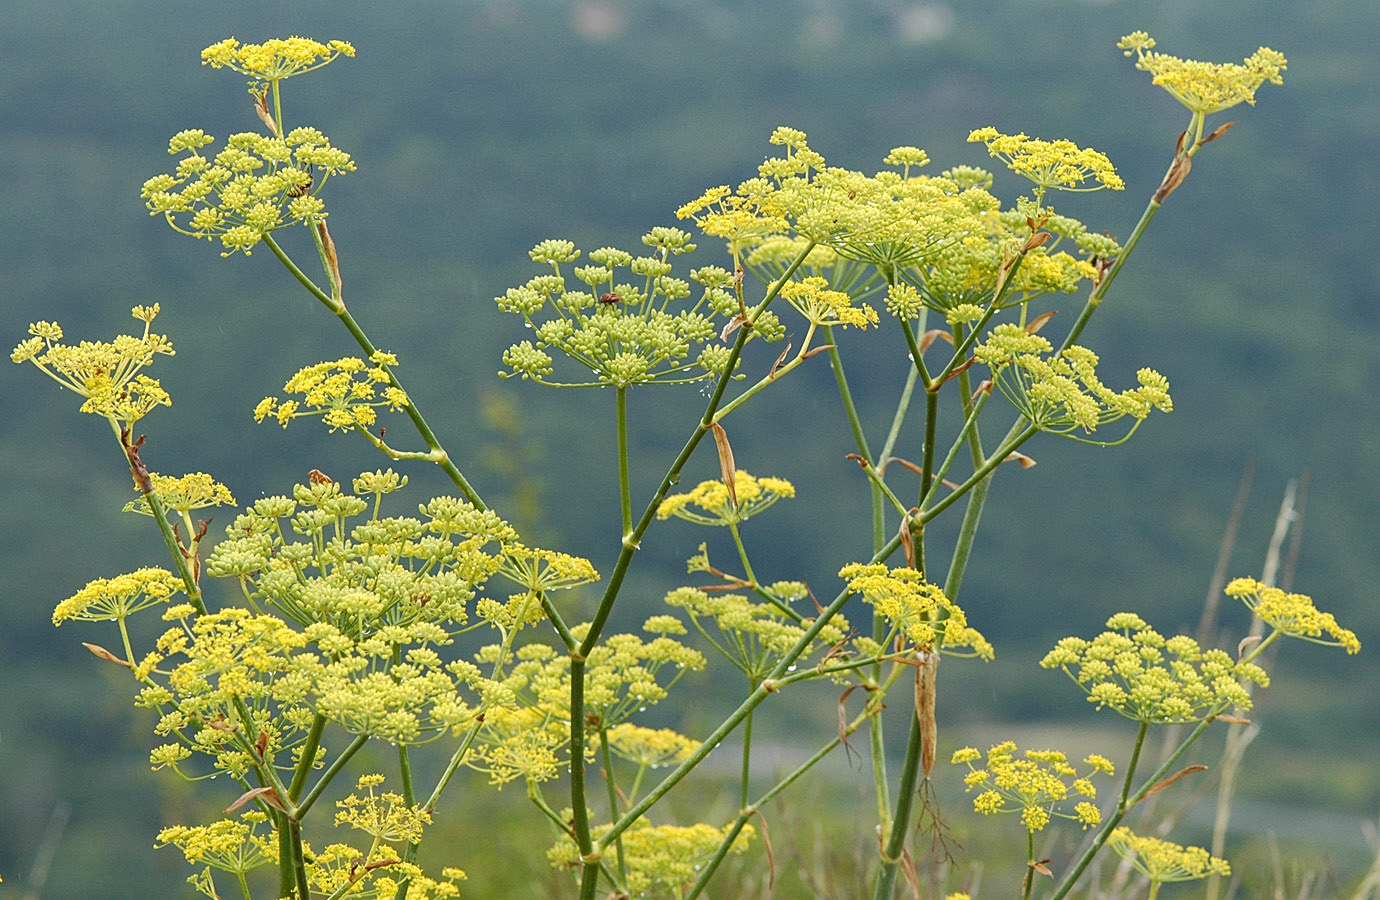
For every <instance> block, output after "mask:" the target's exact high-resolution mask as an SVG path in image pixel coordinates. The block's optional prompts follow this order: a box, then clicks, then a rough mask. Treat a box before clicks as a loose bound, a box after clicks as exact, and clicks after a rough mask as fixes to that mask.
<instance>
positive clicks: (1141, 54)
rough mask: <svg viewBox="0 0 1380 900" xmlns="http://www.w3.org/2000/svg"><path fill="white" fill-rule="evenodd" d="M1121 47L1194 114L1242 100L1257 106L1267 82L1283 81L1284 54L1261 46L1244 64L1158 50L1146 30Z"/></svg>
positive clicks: (1230, 105) (1226, 107) (1121, 41)
mask: <svg viewBox="0 0 1380 900" xmlns="http://www.w3.org/2000/svg"><path fill="white" fill-rule="evenodd" d="M1117 46H1118V47H1120V48H1121V49H1122V50H1124V51H1125V52H1126V55H1127V56H1130V55H1131V54H1133V53H1134V54H1135V56H1136V68H1137V69H1140V70H1141V71H1144V72H1149V73H1150V75H1151V76H1152V79H1153V82H1154V83H1155V84H1157V85H1159V86H1160V87H1162V88H1164V89H1165V90H1166V91H1168V92H1169V93H1170V94H1171V95H1172V96H1173V97H1174V99H1175V100H1178V101H1179V102H1180V103H1182V104H1183V105H1184V106H1186V107H1188V108H1189V109H1190V110H1191V111H1193V112H1194V113H1197V114H1200V115H1208V114H1210V113H1215V112H1220V111H1221V110H1224V109H1230V108H1231V107H1233V106H1235V105H1237V104H1238V103H1241V102H1242V101H1244V102H1246V103H1249V104H1251V105H1255V92H1256V90H1257V89H1258V88H1259V87H1260V86H1261V85H1262V84H1264V83H1265V82H1267V81H1268V82H1269V83H1270V84H1283V83H1284V76H1283V75H1281V74H1280V73H1281V72H1283V71H1284V69H1285V67H1286V63H1287V60H1285V58H1284V54H1282V53H1279V52H1278V51H1275V50H1271V49H1270V48H1269V47H1261V48H1260V49H1258V50H1256V51H1255V52H1254V53H1252V54H1251V55H1250V56H1248V57H1246V59H1245V60H1243V61H1242V62H1241V63H1240V64H1237V63H1207V62H1198V61H1197V60H1192V59H1179V58H1178V57H1176V56H1170V55H1168V54H1167V53H1156V52H1154V49H1153V48H1154V46H1155V39H1154V38H1152V37H1150V36H1149V35H1148V34H1146V33H1145V32H1143V31H1137V32H1133V33H1132V34H1128V35H1126V36H1125V37H1123V38H1122V39H1121V40H1120V42H1118V43H1117Z"/></svg>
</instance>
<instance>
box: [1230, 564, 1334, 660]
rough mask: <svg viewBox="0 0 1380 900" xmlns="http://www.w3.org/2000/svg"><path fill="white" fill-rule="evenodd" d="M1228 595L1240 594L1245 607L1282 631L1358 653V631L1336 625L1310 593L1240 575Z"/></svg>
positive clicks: (1233, 582) (1231, 585) (1291, 635)
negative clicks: (1288, 591) (1262, 582)
mask: <svg viewBox="0 0 1380 900" xmlns="http://www.w3.org/2000/svg"><path fill="white" fill-rule="evenodd" d="M1226 593H1227V596H1229V597H1239V598H1240V599H1241V600H1242V602H1244V603H1245V604H1246V608H1247V609H1249V610H1250V611H1251V612H1253V613H1255V614H1256V616H1257V617H1258V618H1259V619H1261V620H1262V621H1263V622H1265V624H1266V625H1269V626H1270V627H1271V628H1273V629H1275V630H1276V631H1278V632H1279V633H1281V634H1285V635H1288V636H1290V637H1296V638H1302V639H1303V640H1305V641H1311V642H1313V643H1315V644H1323V645H1325V646H1328V647H1342V648H1344V649H1345V650H1346V652H1347V653H1359V652H1360V651H1361V641H1360V639H1359V638H1357V637H1356V633H1355V632H1354V631H1351V630H1350V629H1347V628H1343V627H1342V626H1341V625H1338V624H1337V620H1336V618H1334V617H1333V615H1332V613H1325V612H1322V611H1320V610H1319V609H1318V608H1317V607H1316V606H1314V605H1313V599H1312V598H1311V597H1309V596H1308V595H1307V594H1290V593H1287V592H1286V591H1282V590H1280V589H1279V588H1276V587H1269V586H1268V585H1265V584H1261V583H1260V582H1259V581H1256V580H1255V579H1254V578H1237V579H1235V580H1234V581H1232V582H1231V584H1228V585H1227V591H1226Z"/></svg>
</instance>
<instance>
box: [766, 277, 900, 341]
mask: <svg viewBox="0 0 1380 900" xmlns="http://www.w3.org/2000/svg"><path fill="white" fill-rule="evenodd" d="M781 296H782V297H784V298H785V299H786V301H787V302H788V303H790V304H791V306H793V307H795V309H796V311H797V312H799V313H800V314H801V315H802V316H804V317H805V318H806V319H807V320H808V321H809V323H810V325H811V326H819V325H842V326H844V327H847V326H849V325H853V326H855V327H858V328H866V327H867V326H869V325H876V324H877V321H878V319H877V311H876V310H875V309H873V308H872V307H870V306H868V305H867V304H863V305H861V306H854V305H853V299H852V298H851V297H849V296H848V294H846V293H845V292H843V291H834V290H830V289H829V282H828V281H827V280H826V279H824V278H821V277H819V276H817V275H811V276H810V277H808V278H805V279H803V280H801V281H788V282H786V284H784V285H783V286H782V287H781Z"/></svg>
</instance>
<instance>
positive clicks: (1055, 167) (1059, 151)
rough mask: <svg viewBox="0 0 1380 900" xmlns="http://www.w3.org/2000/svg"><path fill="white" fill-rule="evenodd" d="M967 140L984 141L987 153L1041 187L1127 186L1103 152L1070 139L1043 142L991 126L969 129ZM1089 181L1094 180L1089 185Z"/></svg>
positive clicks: (1091, 189)
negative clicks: (974, 129)
mask: <svg viewBox="0 0 1380 900" xmlns="http://www.w3.org/2000/svg"><path fill="white" fill-rule="evenodd" d="M968 140H969V141H981V142H982V143H984V144H986V145H987V152H988V153H990V154H991V155H992V156H995V157H997V158H998V159H1001V160H1003V161H1005V162H1006V165H1007V167H1008V168H1010V169H1011V171H1013V172H1016V173H1018V174H1020V175H1024V176H1025V177H1026V178H1028V179H1030V180H1031V181H1032V182H1034V183H1035V185H1036V187H1037V188H1040V189H1044V188H1055V189H1056V190H1061V191H1097V190H1101V189H1102V188H1111V189H1112V190H1114V191H1119V190H1122V189H1123V188H1125V187H1126V183H1125V182H1123V181H1122V180H1121V176H1120V175H1118V174H1116V169H1115V168H1114V167H1113V166H1112V161H1111V160H1109V159H1108V158H1107V157H1106V155H1105V154H1102V153H1099V152H1097V151H1096V150H1091V149H1083V148H1081V147H1079V146H1078V145H1077V144H1075V143H1073V142H1072V141H1065V140H1059V141H1042V140H1039V139H1036V138H1029V137H1026V136H1025V135H1024V134H1002V133H1001V132H999V131H997V129H995V128H992V127H990V126H988V127H986V128H979V129H977V130H976V131H974V132H972V133H971V134H969V135H968ZM1089 180H1091V181H1095V182H1097V183H1096V184H1094V185H1090V186H1089V185H1087V183H1088V181H1089Z"/></svg>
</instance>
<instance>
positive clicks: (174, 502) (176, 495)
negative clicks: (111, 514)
mask: <svg viewBox="0 0 1380 900" xmlns="http://www.w3.org/2000/svg"><path fill="white" fill-rule="evenodd" d="M150 477H151V478H152V479H153V492H154V493H155V494H157V495H158V499H159V500H160V501H162V503H163V508H164V509H167V510H171V511H174V512H180V513H189V512H191V511H192V510H194V509H205V508H207V507H211V506H226V505H229V506H233V505H234V503H235V498H234V497H232V496H231V495H230V489H229V488H227V487H226V486H225V485H223V484H221V483H220V482H219V481H216V480H215V479H214V478H212V477H211V476H210V475H207V474H206V473H205V472H194V473H193V474H191V475H183V476H182V477H181V478H175V477H173V476H171V475H159V474H157V473H150ZM124 511H125V512H137V513H139V514H140V515H145V516H150V515H153V512H152V511H151V510H150V509H149V504H148V499H147V498H146V497H144V496H143V495H142V494H141V495H140V496H139V497H138V498H137V499H135V500H132V501H130V502H129V503H126V504H125V508H124Z"/></svg>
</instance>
